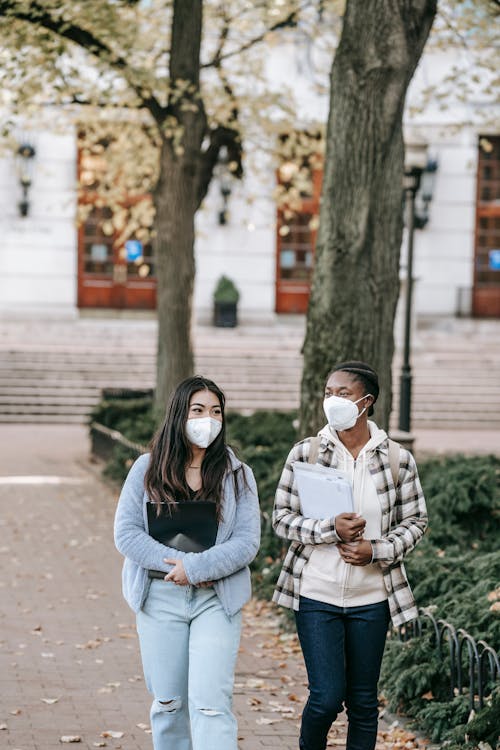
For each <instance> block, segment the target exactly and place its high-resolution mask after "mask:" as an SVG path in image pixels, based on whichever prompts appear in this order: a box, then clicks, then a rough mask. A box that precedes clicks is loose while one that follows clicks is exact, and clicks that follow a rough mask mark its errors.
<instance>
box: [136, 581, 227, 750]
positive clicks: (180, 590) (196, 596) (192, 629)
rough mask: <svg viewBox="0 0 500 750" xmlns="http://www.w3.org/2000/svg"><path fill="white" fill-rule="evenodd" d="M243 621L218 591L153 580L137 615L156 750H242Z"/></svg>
mask: <svg viewBox="0 0 500 750" xmlns="http://www.w3.org/2000/svg"><path fill="white" fill-rule="evenodd" d="M240 631H241V613H238V614H236V615H234V616H233V617H228V615H226V613H225V612H224V610H223V609H222V605H221V603H220V601H219V598H218V596H217V594H216V593H215V591H214V590H213V588H196V587H195V586H178V585H176V584H175V583H172V582H170V581H169V582H165V581H163V580H161V579H153V580H152V581H151V587H150V590H149V593H148V596H147V599H146V601H145V603H144V606H143V608H142V610H141V611H140V612H139V613H138V615H137V632H138V634H139V642H140V646H141V656H142V665H143V669H144V677H145V680H146V686H147V688H148V690H149V692H150V693H152V695H153V696H154V700H153V703H152V706H151V729H152V734H153V746H154V750H237V748H238V741H237V724H236V718H235V717H234V715H233V713H232V695H233V682H234V670H235V665H236V657H237V655H238V647H239V642H240Z"/></svg>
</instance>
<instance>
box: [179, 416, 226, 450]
mask: <svg viewBox="0 0 500 750" xmlns="http://www.w3.org/2000/svg"><path fill="white" fill-rule="evenodd" d="M221 430H222V422H219V420H218V419H213V418H212V417H200V418H198V419H188V421H187V422H186V437H187V439H188V440H189V442H190V443H192V444H193V445H197V446H198V448H208V446H209V445H210V443H213V442H214V440H215V438H216V437H217V435H218V434H219V432H220V431H221Z"/></svg>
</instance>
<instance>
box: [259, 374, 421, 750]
mask: <svg viewBox="0 0 500 750" xmlns="http://www.w3.org/2000/svg"><path fill="white" fill-rule="evenodd" d="M378 393H379V385H378V376H377V373H376V372H375V370H374V369H373V368H372V367H370V365H368V364H366V363H365V362H359V361H352V362H341V363H339V364H338V365H337V366H336V367H334V368H333V369H332V370H331V372H330V374H329V376H328V378H327V381H326V385H325V392H324V400H323V408H324V412H325V416H326V418H327V421H328V424H327V425H326V426H325V427H323V428H322V429H321V430H320V432H319V433H318V435H317V436H316V437H313V438H306V439H305V440H302V441H301V442H300V443H297V444H296V445H295V446H294V447H293V448H292V450H291V452H290V454H289V456H288V458H287V461H286V464H285V467H284V469H283V473H282V475H281V479H280V483H279V486H278V489H277V491H276V500H275V505H274V512H273V526H274V529H275V531H276V533H277V534H278V535H279V536H280V537H283V538H284V539H287V540H288V541H289V542H290V547H289V549H288V553H287V555H286V558H285V561H284V564H283V568H282V571H281V574H280V577H279V579H278V583H277V587H276V591H275V594H274V601H275V602H277V603H278V604H281V605H283V606H285V607H289V608H291V609H293V610H294V611H295V619H296V624H297V632H298V636H299V640H300V645H301V647H302V652H303V655H304V661H305V664H306V669H307V676H308V681H309V698H308V700H307V703H306V706H305V708H304V711H303V713H302V723H301V731H300V741H299V747H300V750H324V749H325V748H326V744H327V736H328V731H329V729H330V727H331V725H332V723H333V722H334V721H335V718H336V717H337V714H338V713H339V712H341V711H342V710H343V709H344V707H345V708H346V710H347V718H348V732H347V743H346V750H373V748H374V747H375V744H376V740H377V721H378V708H377V704H378V700H377V682H378V678H379V673H380V665H381V662H382V655H383V652H384V645H385V639H386V633H387V626H388V624H389V621H390V619H392V622H393V624H394V625H396V626H397V625H402V624H403V623H405V622H408V621H409V620H412V619H413V618H415V617H416V616H417V607H416V604H415V600H414V598H413V594H412V592H411V589H410V586H409V583H408V579H407V577H406V573H405V569H404V563H403V560H404V558H405V556H406V555H407V554H408V553H409V552H411V550H412V549H413V548H414V547H415V545H416V544H417V543H418V542H419V540H420V539H421V537H422V535H423V533H424V531H425V529H426V526H427V510H426V506H425V500H424V496H423V494H422V488H421V486H420V481H419V478H418V472H417V467H416V464H415V460H414V458H413V456H412V454H411V453H410V452H409V451H407V450H405V449H403V448H402V447H401V446H398V444H397V443H392V441H389V440H388V438H387V435H386V433H385V432H384V430H381V429H379V428H378V427H377V425H376V424H375V422H372V421H370V420H369V419H368V416H370V415H371V414H372V412H373V404H374V403H375V401H376V400H377V396H378ZM301 461H303V462H307V463H316V464H318V465H319V466H329V467H334V468H336V469H339V470H341V471H343V472H345V474H347V475H348V477H349V479H350V481H351V483H352V491H353V497H354V512H351V513H339V514H338V515H336V516H334V515H333V514H332V516H331V517H330V518H321V519H315V518H307V517H306V516H304V515H303V514H302V512H301V506H300V499H299V495H298V491H297V484H296V481H295V476H294V468H293V467H294V464H295V463H296V462H301Z"/></svg>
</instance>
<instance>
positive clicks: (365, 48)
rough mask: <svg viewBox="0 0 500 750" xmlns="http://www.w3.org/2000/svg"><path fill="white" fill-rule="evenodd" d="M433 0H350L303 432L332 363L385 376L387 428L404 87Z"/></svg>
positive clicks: (334, 109)
mask: <svg viewBox="0 0 500 750" xmlns="http://www.w3.org/2000/svg"><path fill="white" fill-rule="evenodd" d="M435 12H436V0H411V1H410V0H381V2H377V3H365V2H363V0H348V3H347V7H346V13H345V17H344V25H343V30H342V35H341V39H340V43H339V46H338V49H337V52H336V55H335V59H334V62H333V66H332V71H331V90H330V93H331V100H330V114H329V119H328V130H327V144H326V157H325V171H324V178H323V190H322V200H321V209H320V227H319V232H318V242H317V246H316V259H315V267H314V274H313V282H312V289H311V297H310V302H309V310H308V315H307V329H306V337H305V341H304V348H303V352H304V370H303V375H302V386H301V413H300V429H301V434H302V435H306V434H307V435H309V434H313V433H315V432H316V430H317V429H318V427H319V426H321V425H322V424H324V416H323V412H322V408H321V402H322V395H323V388H324V383H325V379H326V376H327V374H328V372H329V371H330V369H331V368H332V367H333V366H334V365H335V364H336V363H337V362H340V361H342V360H347V359H361V360H364V361H366V362H368V363H369V364H371V365H372V366H373V367H374V368H375V369H376V370H377V371H378V373H379V378H380V386H381V388H380V397H379V400H378V403H377V408H376V414H377V416H376V418H377V420H378V422H379V424H380V425H381V426H383V427H386V428H387V426H388V421H389V414H390V409H391V364H392V357H393V352H394V339H393V325H394V316H395V312H396V304H397V300H398V294H399V253H400V246H401V239H402V225H403V219H402V179H403V169H404V145H403V137H402V119H403V109H404V101H405V95H406V90H407V88H408V85H409V82H410V80H411V77H412V75H413V73H414V71H415V68H416V66H417V63H418V61H419V59H420V56H421V54H422V51H423V48H424V45H425V42H426V40H427V37H428V34H429V31H430V28H431V26H432V22H433V20H434V15H435Z"/></svg>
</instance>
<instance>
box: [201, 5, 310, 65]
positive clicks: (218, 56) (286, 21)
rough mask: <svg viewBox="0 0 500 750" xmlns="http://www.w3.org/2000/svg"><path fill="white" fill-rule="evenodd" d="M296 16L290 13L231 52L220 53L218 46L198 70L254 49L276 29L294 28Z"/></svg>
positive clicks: (296, 12) (294, 12)
mask: <svg viewBox="0 0 500 750" xmlns="http://www.w3.org/2000/svg"><path fill="white" fill-rule="evenodd" d="M297 16H298V10H293V11H291V12H290V13H289V14H288V16H286V18H283V19H282V20H281V21H276V23H275V24H273V25H272V26H270V27H269V28H268V29H266V30H265V31H263V32H262V34H259V36H256V37H254V38H253V39H250V40H249V41H248V42H245V44H242V45H241V46H240V47H238V49H235V50H233V51H232V52H226V53H225V54H222V53H221V46H220V44H219V48H218V50H217V52H216V53H215V55H214V56H213V57H212V59H211V60H210V61H209V62H206V63H201V64H200V68H214V67H218V66H219V65H220V63H221V62H222V61H223V60H227V59H228V58H230V57H234V56H235V55H240V54H241V53H242V52H246V51H247V50H248V49H250V48H251V47H254V46H255V45H256V44H259V42H262V41H264V39H265V38H266V36H267V35H268V34H270V33H271V32H272V31H278V29H284V28H287V27H289V26H294V25H295V24H296V22H297Z"/></svg>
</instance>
